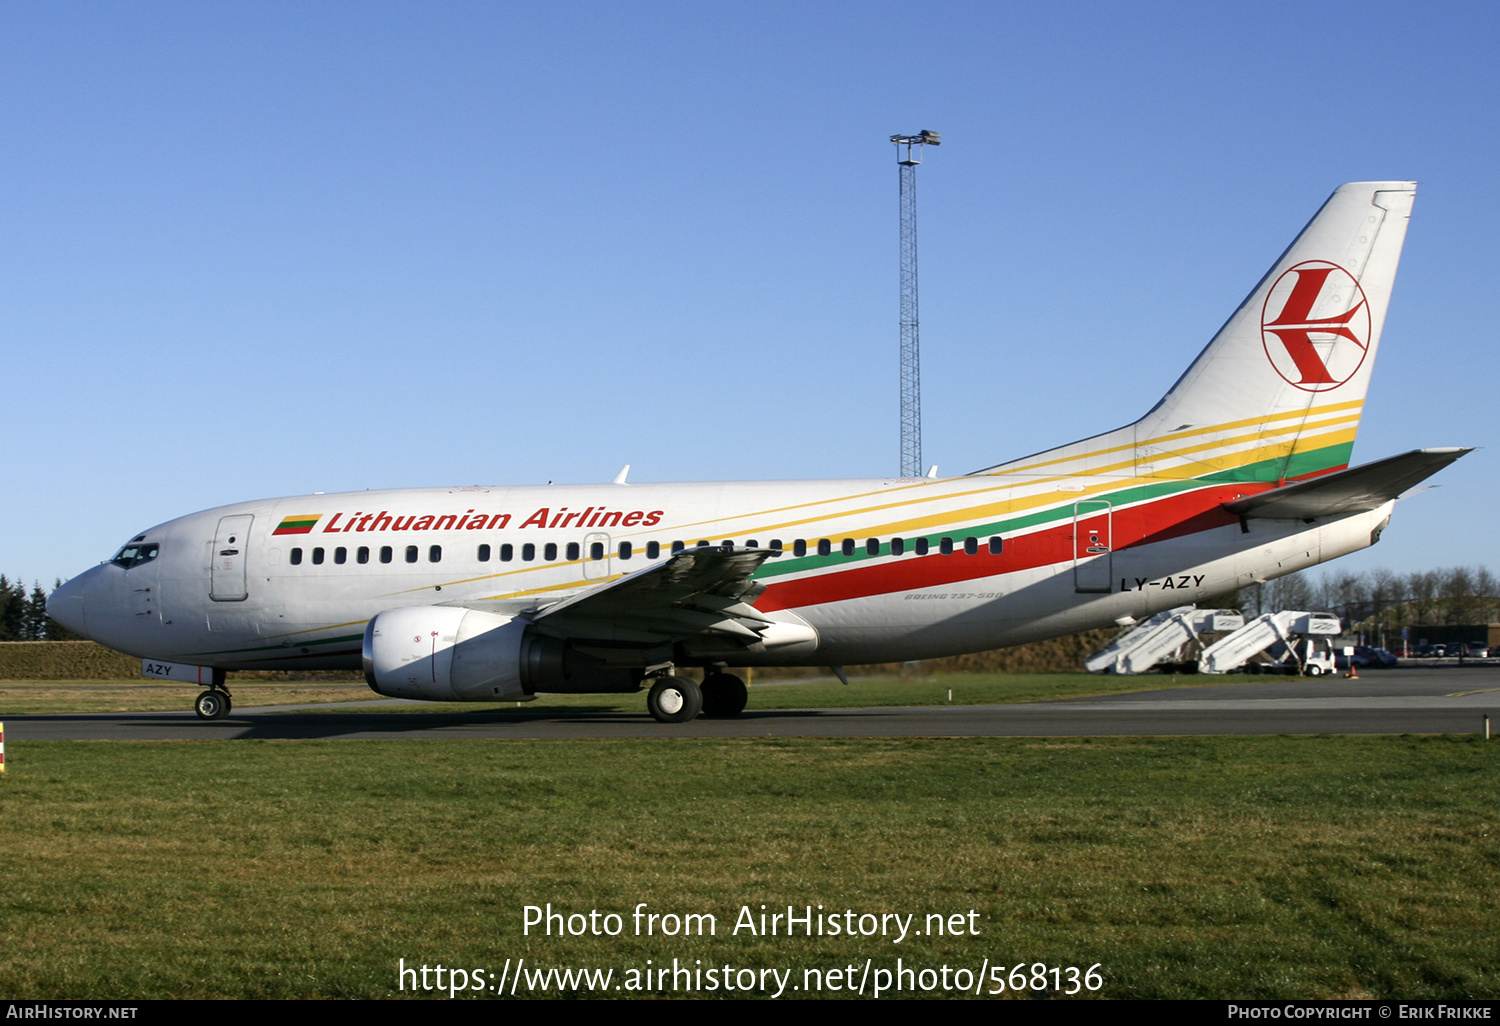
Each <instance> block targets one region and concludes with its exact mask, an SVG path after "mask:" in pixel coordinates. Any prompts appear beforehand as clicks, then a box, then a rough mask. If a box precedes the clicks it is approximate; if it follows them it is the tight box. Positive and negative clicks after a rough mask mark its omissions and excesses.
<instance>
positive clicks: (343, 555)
mask: <svg viewBox="0 0 1500 1026" xmlns="http://www.w3.org/2000/svg"><path fill="white" fill-rule="evenodd" d="M333 561H334V562H335V563H338V564H340V565H342V564H344V563H347V562H349V550H348V549H346V548H344V547H343V546H342V545H340V546H339V547H338V548H336V549H334V550H333Z"/></svg>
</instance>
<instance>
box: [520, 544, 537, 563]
mask: <svg viewBox="0 0 1500 1026" xmlns="http://www.w3.org/2000/svg"><path fill="white" fill-rule="evenodd" d="M533 559H536V546H535V545H533V544H531V542H527V543H526V544H525V545H522V546H521V561H522V562H524V563H530V562H531V561H532V560H533Z"/></svg>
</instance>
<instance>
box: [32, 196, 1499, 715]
mask: <svg viewBox="0 0 1500 1026" xmlns="http://www.w3.org/2000/svg"><path fill="white" fill-rule="evenodd" d="M1414 195H1415V186H1414V184H1413V183H1410V182H1359V183H1354V184H1350V185H1345V186H1343V187H1342V188H1340V189H1339V190H1338V191H1336V192H1335V193H1334V194H1333V196H1332V197H1331V198H1330V199H1329V200H1328V202H1327V203H1325V204H1324V205H1323V207H1322V209H1321V210H1320V211H1319V212H1318V213H1317V215H1316V216H1315V217H1314V218H1313V220H1312V221H1311V222H1310V223H1309V224H1308V226H1307V227H1306V228H1305V229H1304V230H1303V231H1302V233H1301V234H1300V235H1299V236H1298V237H1297V239H1296V241H1294V242H1293V243H1292V245H1291V246H1290V247H1289V248H1288V249H1287V251H1286V252H1285V253H1284V254H1283V255H1282V256H1281V257H1280V258H1279V259H1278V260H1277V261H1276V262H1275V263H1274V264H1273V265H1272V267H1271V269H1270V271H1269V272H1267V274H1266V276H1265V277H1264V278H1262V279H1261V281H1260V283H1259V284H1258V285H1256V286H1255V288H1254V289H1253V290H1252V291H1251V292H1250V295H1249V297H1248V298H1247V299H1246V300H1245V301H1244V302H1243V303H1242V304H1241V305H1240V307H1239V309H1238V310H1236V311H1235V312H1234V314H1233V316H1231V317H1230V318H1229V320H1228V322H1227V323H1226V324H1225V325H1224V327H1223V328H1222V329H1220V331H1219V333H1218V334H1217V335H1216V336H1214V338H1213V340H1212V341H1211V342H1210V343H1209V344H1208V346H1207V348H1205V349H1204V350H1203V351H1202V353H1200V354H1199V356H1198V358H1197V359H1196V360H1195V361H1194V362H1193V363H1192V365H1191V366H1190V367H1189V368H1188V370H1187V372H1186V373H1185V374H1183V375H1182V377H1181V378H1180V379H1178V381H1177V383H1176V384H1175V385H1173V386H1172V388H1171V390H1170V391H1168V392H1167V394H1166V395H1165V396H1164V397H1163V398H1162V400H1161V401H1160V402H1158V403H1157V404H1156V405H1155V406H1154V407H1153V408H1152V409H1151V410H1150V412H1148V413H1147V414H1146V415H1145V416H1144V417H1142V418H1141V419H1140V420H1138V421H1136V422H1135V423H1133V424H1129V425H1127V426H1125V427H1122V428H1119V429H1117V430H1114V431H1109V432H1106V433H1105V434H1102V435H1096V436H1094V437H1093V438H1087V439H1084V440H1083V441H1079V442H1073V443H1071V444H1068V445H1064V446H1061V447H1060V448H1056V449H1051V450H1048V451H1046V452H1042V453H1037V454H1036V455H1033V456H1028V457H1025V458H1024V459H1018V460H1013V461H1011V462H1009V463H1003V464H999V465H997V466H994V467H990V468H988V469H985V470H980V471H976V472H974V473H972V474H967V475H965V476H963V477H954V478H942V479H938V478H919V479H888V480H866V481H860V480H849V481H775V482H753V483H732V484H647V485H631V484H627V483H626V481H625V472H624V471H622V472H621V474H620V476H619V477H618V478H616V479H615V481H614V482H613V483H611V484H605V485H583V486H562V487H559V486H550V487H540V488H538V487H525V488H488V487H470V488H421V489H402V490H393V491H366V492H351V493H347V494H340V495H322V494H318V495H310V496H300V497H296V498H285V499H265V500H262V501H258V502H245V503H240V504H237V505H233V506H221V507H219V508H217V509H211V510H206V511H204V512H202V513H194V514H192V515H190V516H185V517H181V518H179V519H176V520H172V521H169V522H167V523H165V524H162V525H160V526H158V527H153V528H151V529H150V530H148V531H143V532H142V533H140V534H138V535H136V536H135V537H133V538H131V539H130V541H129V542H128V543H127V544H126V545H125V546H124V547H123V548H121V549H120V551H119V553H118V554H117V555H116V556H115V557H114V559H112V560H110V561H109V562H108V563H104V564H102V565H100V566H96V567H94V568H93V569H91V570H89V571H87V572H85V573H83V574H81V575H80V576H78V577H76V578H74V579H73V580H71V581H69V582H67V583H66V584H64V585H62V586H61V587H60V588H58V589H57V590H56V591H55V592H54V593H53V595H52V597H51V600H50V601H49V603H48V612H49V613H50V614H51V616H52V617H53V618H54V619H56V620H57V621H58V622H59V623H62V624H64V625H65V626H67V627H68V628H69V629H71V630H74V631H77V632H78V633H79V634H82V635H85V636H87V637H90V638H92V639H94V640H95V641H98V642H100V643H102V644H104V645H108V646H109V647H111V648H114V649H118V650H120V651H122V652H126V653H130V654H132V655H135V656H139V657H141V658H142V660H143V672H144V673H145V674H147V675H150V676H157V677H165V678H168V679H174V680H185V681H196V682H201V683H203V684H205V685H207V690H205V691H203V693H202V694H200V695H199V696H198V699H197V703H196V708H197V711H198V714H199V715H200V716H202V717H204V718H207V719H217V718H219V717H222V716H225V715H227V714H228V712H229V710H230V703H231V700H230V695H229V692H228V691H227V690H226V689H225V686H224V679H225V672H226V671H228V670H234V669H292V670H314V669H352V668H356V667H362V668H363V670H364V673H365V678H366V680H367V681H369V684H370V687H371V688H372V689H374V691H376V692H377V693H378V694H381V695H387V696H392V697H400V698H415V699H428V700H433V701H496V702H501V701H504V702H511V701H525V700H529V699H532V698H534V697H535V696H536V695H537V694H538V693H542V692H568V693H586V692H593V693H602V692H634V691H638V690H641V689H649V690H648V695H647V699H646V705H647V708H648V709H649V711H650V712H651V715H653V716H654V717H655V718H656V719H658V720H660V721H663V722H683V721H687V720H691V719H692V718H693V717H694V716H696V715H698V713H699V712H700V711H702V712H704V713H706V714H708V715H715V716H733V715H736V714H738V713H739V712H740V711H741V710H742V709H743V708H744V706H745V702H746V689H745V685H744V683H743V682H742V681H740V680H739V679H738V678H736V677H734V676H732V675H731V674H728V673H726V672H724V668H725V667H727V666H778V665H797V666H802V665H809V664H818V665H828V666H831V667H833V668H834V670H835V672H836V673H837V674H838V675H839V676H840V677H841V678H842V677H843V670H842V667H843V666H844V665H845V664H851V663H873V662H894V661H898V660H911V659H927V658H935V657H939V656H948V655H955V654H960V653H965V652H974V651H980V650H984V649H991V648H998V647H1002V646H1006V645H1014V644H1019V643H1021V642H1026V641H1035V640H1038V639H1041V638H1048V637H1054V636H1057V635H1061V634H1067V633H1071V632H1073V631H1081V630H1085V629H1090V628H1098V627H1105V626H1109V625H1111V624H1129V623H1131V622H1133V620H1138V619H1144V618H1146V617H1148V616H1150V615H1152V614H1153V613H1156V612H1158V611H1160V610H1163V609H1169V608H1172V607H1174V606H1181V605H1183V604H1185V603H1188V602H1192V601H1195V600H1201V599H1203V598H1206V597H1208V596H1212V595H1220V594H1223V593H1225V592H1229V591H1233V590H1235V589H1237V588H1241V587H1243V586H1245V585H1248V584H1250V583H1252V582H1256V581H1263V580H1266V579H1268V578H1272V577H1277V576H1279V575H1281V574H1286V573H1290V572H1292V571H1294V570H1300V569H1302V568H1304V567H1308V566H1312V565H1314V564H1316V563H1320V562H1323V561H1324V560H1328V559H1332V558H1334V557H1336V556H1341V555H1344V554H1346V553H1349V552H1353V551H1356V550H1358V549H1362V548H1365V547H1366V546H1368V545H1372V544H1374V543H1375V541H1376V540H1377V539H1379V537H1380V532H1381V531H1382V530H1384V528H1385V526H1386V524H1387V523H1388V522H1389V520H1390V517H1391V511H1392V508H1393V506H1394V504H1395V499H1396V498H1397V497H1398V496H1399V495H1400V494H1401V493H1402V492H1404V491H1405V490H1407V489H1408V488H1410V487H1411V486H1412V485H1414V484H1416V483H1417V482H1418V481H1421V480H1423V479H1424V478H1426V477H1428V476H1429V475H1430V474H1432V473H1434V472H1436V471H1437V470H1439V469H1441V468H1442V467H1444V466H1446V465H1447V464H1449V463H1451V462H1452V461H1454V460H1456V459H1458V458H1459V457H1460V456H1462V455H1463V454H1464V453H1466V452H1468V451H1470V450H1468V449H1462V448H1447V449H1421V450H1415V451H1413V452H1409V453H1406V454H1405V455H1401V456H1394V457H1390V458H1388V459H1384V460H1380V461H1378V462H1376V463H1370V464H1366V465H1364V466H1361V467H1357V468H1353V469H1348V462H1349V454H1350V450H1351V449H1352V447H1353V443H1354V438H1355V432H1356V431H1357V430H1358V427H1359V418H1360V412H1361V410H1362V408H1363V405H1364V399H1365V393H1366V388H1367V385H1368V383H1369V380H1370V372H1371V370H1372V368H1373V367H1374V364H1375V352H1376V348H1377V346H1378V344H1379V341H1380V332H1381V326H1382V324H1383V322H1384V320H1385V313H1386V307H1387V304H1388V302H1389V299H1390V293H1391V286H1392V283H1393V281H1394V279H1395V274H1396V264H1397V260H1398V258H1399V256H1400V253H1401V245H1402V240H1403V239H1404V237H1405V235H1406V225H1407V221H1408V219H1409V217H1410V212H1411V205H1412V199H1413V197H1414ZM626 469H627V470H628V469H629V468H626ZM680 667H701V668H703V669H704V672H705V677H704V679H703V681H702V683H701V685H700V684H698V683H695V682H694V681H693V680H691V679H690V678H688V677H686V676H680V675H678V674H677V673H676V672H675V671H676V670H677V669H678V668H680ZM846 682H847V681H846Z"/></svg>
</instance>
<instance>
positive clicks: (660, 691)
mask: <svg viewBox="0 0 1500 1026" xmlns="http://www.w3.org/2000/svg"><path fill="white" fill-rule="evenodd" d="M646 709H647V710H648V711H649V712H650V713H651V716H652V718H653V719H655V720H656V721H657V722H658V723H687V722H688V721H689V720H691V719H693V717H695V716H697V715H698V713H700V712H701V711H702V710H703V692H702V690H700V689H699V687H698V685H697V684H695V683H694V682H693V681H691V680H688V679H687V678H686V677H660V678H658V679H657V681H656V683H655V684H653V685H652V686H651V690H650V692H649V693H648V694H647V695H646Z"/></svg>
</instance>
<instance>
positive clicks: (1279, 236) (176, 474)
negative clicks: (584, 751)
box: [0, 2, 1500, 586]
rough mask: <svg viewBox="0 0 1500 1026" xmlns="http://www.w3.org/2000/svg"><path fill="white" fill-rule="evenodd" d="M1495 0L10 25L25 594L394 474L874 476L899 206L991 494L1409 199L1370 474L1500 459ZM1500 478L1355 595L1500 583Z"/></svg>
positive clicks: (889, 347) (1485, 466)
mask: <svg viewBox="0 0 1500 1026" xmlns="http://www.w3.org/2000/svg"><path fill="white" fill-rule="evenodd" d="M1497 29H1500V6H1497V5H1493V4H1478V3H1474V4H1467V3H1465V4H1459V3H1452V4H1430V5H1420V6H1419V5H1415V4H1380V3H1357V4H1342V3H1322V4H1290V3H1287V4H1269V5H1268V4H1264V3H1257V4H1235V3H1226V4H1177V3H1157V4H1152V3H1144V4H1089V3H1072V4H1069V3H1059V4H1041V3H1036V4H977V3H975V4H945V3H925V4H922V5H912V4H887V3H795V4H792V3H787V4H778V3H758V4H735V3H713V4H709V3H692V4H687V3H682V4H677V3H652V4H629V3H612V4H602V3H578V4H568V3H548V4H533V5H506V4H441V3H438V4H378V3H362V4H334V3H320V4H291V3H270V2H268V3H256V4H212V3H191V4H163V3H134V4H105V3H97V4H69V3H56V2H49V3H11V4H6V5H4V6H0V91H3V92H0V95H3V96H4V98H5V102H4V104H3V105H0V238H3V240H4V243H3V245H0V310H3V315H0V354H3V361H4V363H3V367H4V371H5V373H4V379H3V380H4V382H5V384H6V386H7V387H6V389H5V396H6V400H7V401H6V403H5V408H6V409H7V410H8V412H9V413H10V418H9V420H10V422H11V423H12V424H13V425H14V428H13V430H12V432H10V441H11V444H10V445H9V446H8V450H9V451H8V454H7V459H6V460H5V461H4V469H3V471H0V473H3V477H0V481H3V482H4V489H3V492H0V572H4V573H7V574H10V575H12V576H16V575H19V576H20V577H22V578H23V579H25V580H26V581H28V582H29V581H31V580H33V579H40V580H42V581H44V582H46V583H47V584H48V585H49V586H50V583H51V581H52V579H53V578H54V577H64V578H66V577H69V576H71V575H73V574H76V573H78V572H80V571H81V570H83V569H85V568H87V567H88V566H90V565H91V564H93V563H94V562H97V561H99V560H101V559H105V558H108V557H109V556H110V555H111V554H112V553H113V551H114V549H115V548H116V547H117V546H118V545H119V544H120V543H122V542H123V541H124V540H125V539H127V538H129V537H130V536H131V535H133V534H135V533H136V532H138V531H140V530H141V529H143V528H145V527H147V526H149V525H151V524H154V523H158V522H160V521H163V520H166V519H170V518H171V517H174V516H177V515H181V514H184V513H187V512H191V511H194V510H197V509H202V508H206V507H210V506H215V505H219V504H222V503H227V502H234V501H239V500H243V499H251V498H258V497H263V496H270V495H287V494H301V493H307V492H311V491H337V490H348V489H361V488H367V487H400V486H406V485H451V484H474V483H485V484H528V483H543V482H546V481H548V480H556V481H559V482H563V481H607V480H609V479H610V478H611V477H613V476H614V474H615V473H616V472H617V471H618V470H619V468H620V466H621V465H623V464H625V463H630V464H632V465H633V470H632V472H631V479H632V480H633V481H675V480H715V479H743V478H751V479H754V478H784V477H791V478H808V477H878V476H887V475H890V474H892V473H894V472H895V471H896V469H897V466H898V449H897V441H898V437H897V393H896V388H897V348H896V346H897V331H896V328H897V325H896V313H897V309H896V303H897V295H896V280H897V250H896V230H897V229H896V200H897V194H896V169H895V158H894V152H893V151H894V148H893V147H892V146H891V145H890V143H889V142H887V138H888V137H889V136H890V135H891V134H892V133H896V132H915V131H917V130H919V129H923V128H930V129H933V130H935V131H939V132H941V133H942V137H943V145H942V147H941V148H940V149H937V150H935V151H934V150H929V151H928V159H927V161H926V163H925V164H924V165H923V167H922V169H921V173H920V177H921V181H920V197H921V211H920V215H921V274H922V345H923V351H922V360H923V364H922V370H923V381H922V385H923V438H924V454H925V457H926V461H927V462H929V463H937V464H938V465H939V466H940V468H941V470H942V471H943V472H944V473H959V472H965V471H969V470H973V469H976V468H979V467H983V466H988V465H991V464H994V463H997V462H1000V461H1001V460H1003V459H1006V458H1009V457H1013V456H1017V455H1021V454H1025V453H1028V452H1032V451H1034V450H1037V449H1041V448H1044V447H1047V446H1050V445H1053V444H1056V443H1060V442H1063V441H1068V440H1071V439H1073V438H1077V437H1081V436H1083V435H1086V434H1091V433H1094V432H1096V431H1100V430H1105V429H1108V428H1112V427H1115V426H1118V425H1119V424H1122V423H1126V422H1128V421H1130V420H1133V419H1135V418H1136V417H1137V416H1139V415H1140V414H1141V413H1142V412H1144V411H1145V410H1146V409H1147V408H1149V407H1150V406H1151V405H1152V403H1154V402H1155V401H1156V399H1157V398H1158V397H1159V396H1160V395H1161V393H1162V392H1163V391H1165V389H1166V388H1167V387H1168V386H1169V385H1170V384H1171V383H1172V382H1173V381H1174V380H1175V379H1176V377H1177V375H1178V374H1179V373H1180V372H1181V371H1182V369H1183V368H1184V367H1185V366H1186V365H1187V363H1188V362H1189V361H1190V360H1191V359H1192V357H1193V356H1194V355H1195V354H1196V353H1197V352H1198V350H1199V349H1200V348H1201V347H1202V345H1203V343H1204V342H1205V341H1206V340H1207V339H1208V338H1209V337H1210V336H1211V335H1212V334H1213V332H1214V331H1215V330H1216V329H1217V328H1218V326H1219V324H1220V323H1222V321H1223V320H1224V318H1225V317H1226V316H1227V315H1228V314H1229V313H1230V312H1231V311H1232V310H1233V308H1234V307H1235V305H1236V304H1237V303H1238V302H1239V301H1240V299H1241V298H1242V297H1243V296H1244V294H1245V293H1246V292H1247V291H1248V290H1249V288H1250V287H1251V286H1252V285H1253V284H1254V283H1255V281H1256V280H1257V279H1258V278H1259V277H1260V275H1261V273H1262V272H1263V271H1264V270H1265V269H1266V268H1267V267H1268V266H1269V265H1270V263H1271V261H1272V260H1273V259H1274V258H1275V257H1276V256H1277V254H1279V253H1280V252H1281V250H1282V249H1283V248H1284V247H1285V245H1286V244H1287V243H1288V242H1289V241H1290V240H1291V238H1292V237H1293V235H1294V234H1295V233H1296V232H1297V230H1298V229H1300V228H1301V226H1302V225H1303V224H1304V223H1305V222H1306V220H1307V219H1308V218H1309V217H1310V216H1311V215H1312V214H1313V212H1314V211H1315V210H1316V209H1317V207H1318V206H1319V204H1321V203H1322V201H1323V200H1324V199H1325V198H1326V197H1327V195H1328V194H1329V193H1330V192H1331V191H1332V190H1333V189H1334V188H1335V187H1336V186H1338V185H1339V184H1340V183H1342V182H1345V181H1353V180H1362V179H1385V178H1414V179H1417V180H1418V181H1419V182H1421V189H1420V191H1419V194H1418V199H1417V204H1416V208H1415V211H1414V215H1413V220H1412V226H1411V230H1410V233H1409V235H1408V239H1407V247H1406V251H1405V255H1404V258H1403V263H1402V270H1401V274H1400V276H1399V278H1398V280H1397V285H1396V293H1395V297H1394V301H1393V305H1392V309H1391V313H1390V316H1389V318H1388V320H1387V323H1386V331H1385V337H1384V345H1383V346H1382V349H1381V354H1380V363H1379V364H1378V365H1377V367H1376V370H1375V377H1374V384H1373V386H1372V391H1371V395H1370V401H1369V403H1368V405H1367V408H1366V415H1365V420H1364V425H1363V429H1362V431H1361V435H1360V439H1359V442H1358V444H1357V446H1356V450H1355V458H1356V461H1365V460H1369V459H1375V458H1378V457H1381V456H1386V455H1391V454H1394V453H1397V452H1402V451H1405V450H1407V449H1411V448H1416V447H1419V446H1426V445H1480V446H1488V445H1490V444H1491V442H1492V441H1493V439H1494V436H1495V433H1496V426H1497V422H1500V418H1497V415H1496V407H1497V405H1500V404H1497V402H1496V400H1495V398H1494V397H1493V396H1494V393H1495V392H1496V390H1497V386H1500V375H1497V374H1496V370H1497V366H1496V359H1495V355H1494V354H1495V350H1494V346H1493V343H1492V336H1493V322H1492V318H1491V315H1490V309H1491V306H1492V303H1493V296H1494V294H1495V285H1494V282H1495V281H1496V280H1497V277H1500V275H1497V270H1500V268H1497V266H1496V264H1497V262H1500V256H1497V247H1496V245H1495V241H1494V240H1495V227H1496V223H1497V218H1496V213H1497V209H1496V208H1497V196H1496V192H1497V190H1496V175H1495V171H1496V165H1497V160H1496V137H1497V132H1496V129H1495V123H1496V116H1495V112H1496V109H1497V100H1500V96H1497V88H1496V87H1497V77H1500V76H1497V72H1496V70H1495V61H1494V54H1495V53H1497V52H1500V47H1497V43H1500V33H1497ZM1493 458H1494V457H1493V451H1492V450H1488V449H1481V451H1479V452H1476V453H1474V454H1472V455H1470V456H1468V457H1466V458H1465V459H1464V460H1462V461H1460V462H1459V463H1458V464H1457V465H1455V466H1454V467H1452V468H1450V469H1449V470H1447V471H1445V472H1444V473H1443V474H1442V475H1440V477H1439V478H1437V479H1436V480H1437V482H1438V483H1440V484H1441V485H1442V487H1441V488H1438V489H1436V490H1434V491H1432V492H1430V493H1428V494H1424V495H1422V496H1419V497H1417V498H1414V499H1412V500H1410V501H1408V502H1406V503H1403V504H1402V505H1401V506H1400V507H1398V510H1397V515H1396V519H1395V521H1394V522H1393V524H1392V527H1391V529H1390V530H1389V531H1388V532H1387V533H1386V536H1385V539H1384V540H1383V541H1382V542H1381V543H1380V545H1379V546H1377V547H1376V548H1374V549H1372V550H1370V551H1369V552H1367V553H1362V554H1359V555H1356V556H1352V557H1349V558H1347V559H1346V560H1344V561H1343V562H1342V563H1341V564H1340V565H1341V566H1342V567H1349V568H1356V569H1358V568H1369V567H1373V566H1381V565H1383V566H1388V567H1391V568H1392V569H1396V570H1401V571H1405V570H1413V569H1425V568H1428V567H1431V566H1446V565H1453V564H1458V563H1464V564H1480V563H1482V564H1486V565H1489V566H1490V567H1491V568H1492V569H1497V570H1500V542H1497V540H1496V538H1495V533H1496V532H1495V531H1494V530H1493V528H1491V527H1490V525H1489V523H1488V521H1489V519H1492V516H1487V515H1485V514H1483V513H1479V514H1477V515H1476V511H1482V510H1492V509H1494V508H1495V506H1496V505H1497V504H1500V488H1497V485H1496V484H1495V483H1494V481H1495V479H1496V473H1495V469H1494V464H1493Z"/></svg>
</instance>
